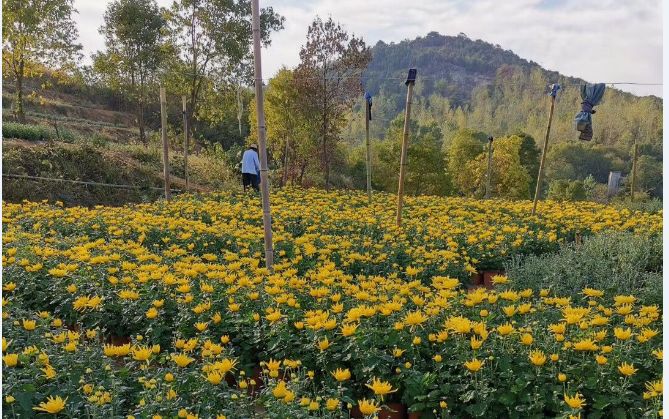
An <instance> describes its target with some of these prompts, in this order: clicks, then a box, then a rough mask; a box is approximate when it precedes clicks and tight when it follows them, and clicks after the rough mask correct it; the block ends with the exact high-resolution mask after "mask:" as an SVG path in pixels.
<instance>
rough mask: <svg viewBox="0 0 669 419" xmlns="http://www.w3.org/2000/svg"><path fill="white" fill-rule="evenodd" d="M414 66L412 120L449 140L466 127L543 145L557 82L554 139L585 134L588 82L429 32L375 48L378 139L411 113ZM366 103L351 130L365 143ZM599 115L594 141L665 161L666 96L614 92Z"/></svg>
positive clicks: (369, 80)
mask: <svg viewBox="0 0 669 419" xmlns="http://www.w3.org/2000/svg"><path fill="white" fill-rule="evenodd" d="M586 65H587V63H586ZM411 67H415V68H417V69H418V77H417V82H416V85H415V88H414V100H413V110H412V118H414V119H418V120H419V121H421V122H422V123H432V122H434V123H437V124H438V125H439V126H440V127H441V129H442V132H443V134H444V139H445V142H446V143H447V142H448V137H449V135H451V134H452V133H454V132H455V131H457V130H458V129H461V128H469V129H473V130H476V131H483V132H485V133H487V134H491V135H494V136H500V135H506V134H509V133H512V132H516V131H523V132H526V133H528V134H530V135H532V136H533V137H534V138H535V139H537V142H540V141H539V140H540V139H541V138H542V137H543V135H544V133H545V129H546V122H547V119H548V106H549V105H548V103H549V101H548V98H547V95H546V93H547V92H548V90H549V85H550V84H551V83H555V82H558V83H560V84H561V85H562V87H563V88H562V90H561V91H560V93H559V94H558V98H557V101H556V106H555V116H554V120H553V128H552V135H551V137H552V138H554V141H556V142H561V141H567V140H573V139H576V138H577V137H578V132H577V131H575V129H574V127H573V118H574V116H575V115H576V113H578V112H579V111H580V102H581V98H580V85H581V84H583V83H585V81H584V80H582V79H578V78H574V77H567V76H564V75H561V74H559V73H558V72H556V71H550V70H547V69H544V68H542V67H541V66H540V65H539V64H537V63H535V62H533V61H528V60H526V59H523V58H521V57H519V56H518V55H516V54H515V53H513V52H512V51H509V50H505V49H503V48H502V47H500V46H499V45H493V44H490V43H488V42H484V41H482V40H472V39H469V38H468V37H467V36H466V35H464V34H460V35H458V36H444V35H441V34H439V33H437V32H430V33H428V34H427V35H426V36H424V37H418V38H416V39H414V40H404V41H402V42H399V43H389V44H388V43H385V42H382V41H379V42H378V43H377V44H376V45H375V46H374V47H372V61H371V63H370V65H369V67H368V69H367V71H366V72H365V74H364V75H363V87H364V88H365V89H366V90H367V91H369V92H370V93H371V94H372V95H373V97H374V105H373V112H372V114H373V117H374V118H375V121H374V122H373V123H372V127H371V130H372V133H373V135H374V136H375V137H376V138H383V137H384V135H385V131H386V130H387V127H388V126H389V124H390V121H392V120H393V119H394V118H396V117H398V116H399V114H401V113H402V112H404V107H405V100H406V87H405V86H404V80H405V79H406V75H407V69H408V68H411ZM596 81H597V80H592V82H596ZM361 104H362V101H361V103H359V104H357V105H356V106H355V108H354V110H353V112H354V115H356V117H354V118H353V119H352V120H351V122H350V124H349V127H348V128H347V130H345V132H344V135H345V136H346V137H348V138H349V139H350V140H353V141H357V140H359V139H361V138H364V118H360V117H358V116H357V115H360V114H361V113H363V112H362V110H361V109H362V108H361ZM596 111H597V113H596V115H593V120H594V131H595V136H594V138H593V142H592V143H593V144H600V145H605V146H608V147H616V148H619V149H620V150H623V151H624V153H627V152H628V151H629V150H630V149H631V147H632V144H633V142H634V140H635V139H636V140H637V141H638V142H640V143H642V144H648V145H650V147H651V148H653V150H654V151H653V154H656V156H655V157H656V158H659V159H661V147H662V99H660V98H657V97H655V96H646V97H638V96H635V95H633V94H631V93H626V92H622V91H620V90H618V89H615V88H611V87H607V89H606V93H605V96H604V100H603V102H602V103H601V104H600V105H599V106H597V107H596Z"/></svg>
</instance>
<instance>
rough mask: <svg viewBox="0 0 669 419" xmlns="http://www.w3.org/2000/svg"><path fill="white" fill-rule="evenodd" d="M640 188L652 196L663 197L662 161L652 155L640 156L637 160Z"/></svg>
mask: <svg viewBox="0 0 669 419" xmlns="http://www.w3.org/2000/svg"><path fill="white" fill-rule="evenodd" d="M637 165H638V168H637V179H638V181H637V182H638V183H637V184H638V185H639V186H638V188H639V190H642V191H645V192H648V194H649V195H650V196H652V197H657V198H662V162H661V161H659V160H657V159H655V158H653V157H651V156H639V159H638V160H637Z"/></svg>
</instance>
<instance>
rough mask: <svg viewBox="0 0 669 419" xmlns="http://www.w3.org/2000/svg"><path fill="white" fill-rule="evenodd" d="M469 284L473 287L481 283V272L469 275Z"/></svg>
mask: <svg viewBox="0 0 669 419" xmlns="http://www.w3.org/2000/svg"><path fill="white" fill-rule="evenodd" d="M469 278H470V281H469V285H470V286H471V287H473V288H476V287H478V286H479V285H483V274H482V273H481V272H476V273H473V274H471V275H470V276H469Z"/></svg>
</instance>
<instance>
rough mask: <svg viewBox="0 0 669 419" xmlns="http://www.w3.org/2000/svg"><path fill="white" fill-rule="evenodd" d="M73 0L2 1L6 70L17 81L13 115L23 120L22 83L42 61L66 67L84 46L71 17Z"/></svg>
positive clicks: (36, 70) (38, 69)
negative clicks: (80, 43) (76, 41)
mask: <svg viewBox="0 0 669 419" xmlns="http://www.w3.org/2000/svg"><path fill="white" fill-rule="evenodd" d="M72 2H73V0H2V60H3V63H4V68H3V72H7V73H9V75H10V76H11V77H12V78H13V79H14V81H15V83H16V93H15V97H14V99H15V105H14V114H15V116H16V118H17V119H18V120H19V121H21V122H24V121H25V112H24V109H23V100H24V99H23V89H24V86H23V82H24V79H25V78H26V77H28V76H34V75H36V74H39V72H41V71H42V69H41V68H40V66H39V64H44V65H47V66H51V67H65V66H66V65H67V64H70V63H71V62H72V59H73V58H74V57H75V56H76V55H77V53H78V51H79V50H80V49H81V45H79V44H76V43H75V40H76V39H77V36H78V35H77V27H76V25H75V24H74V21H73V20H72V14H74V13H76V10H75V9H74V8H73V7H72Z"/></svg>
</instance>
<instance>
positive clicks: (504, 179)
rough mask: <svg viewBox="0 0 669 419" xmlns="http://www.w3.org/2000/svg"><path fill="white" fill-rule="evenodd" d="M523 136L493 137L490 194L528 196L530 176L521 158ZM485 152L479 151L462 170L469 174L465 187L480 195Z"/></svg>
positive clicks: (517, 197) (507, 196) (483, 176)
mask: <svg viewBox="0 0 669 419" xmlns="http://www.w3.org/2000/svg"><path fill="white" fill-rule="evenodd" d="M524 142H525V138H524V137H519V136H517V135H512V136H508V137H501V138H497V139H495V140H494V142H493V153H492V178H491V184H490V186H491V188H492V195H493V196H495V197H498V198H509V199H528V198H529V197H530V193H531V191H530V185H531V183H532V178H531V177H530V175H529V173H528V171H527V168H526V167H525V165H524V164H523V162H522V161H521V155H522V154H523V150H522V148H523V143H524ZM487 162H488V155H487V153H481V154H480V155H479V156H478V157H476V159H474V160H472V161H469V162H468V163H467V164H466V169H465V173H466V174H467V175H468V176H470V180H469V182H470V183H469V185H470V186H469V190H470V191H472V192H473V193H474V194H475V195H477V196H483V194H484V191H485V182H486V173H487Z"/></svg>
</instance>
